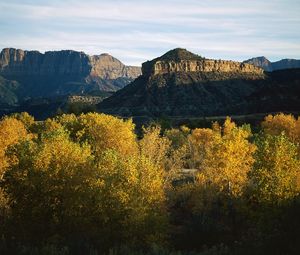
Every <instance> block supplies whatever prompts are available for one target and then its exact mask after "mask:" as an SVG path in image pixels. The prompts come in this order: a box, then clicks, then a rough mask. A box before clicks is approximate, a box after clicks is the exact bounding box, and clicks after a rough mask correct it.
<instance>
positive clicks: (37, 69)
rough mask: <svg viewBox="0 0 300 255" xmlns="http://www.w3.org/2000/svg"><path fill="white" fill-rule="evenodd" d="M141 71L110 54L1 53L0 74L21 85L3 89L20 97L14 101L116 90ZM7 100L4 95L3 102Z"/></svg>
mask: <svg viewBox="0 0 300 255" xmlns="http://www.w3.org/2000/svg"><path fill="white" fill-rule="evenodd" d="M140 74H141V68H140V67H131V66H125V65H124V64H123V63H122V62H120V61H119V60H117V59H116V58H114V57H112V56H110V55H108V54H102V55H99V56H88V55H87V54H85V53H83V52H77V51H72V50H62V51H48V52H45V53H44V54H42V53H40V52H38V51H23V50H18V49H12V48H6V49H3V50H2V51H1V52H0V76H3V78H4V79H6V80H10V81H16V82H17V83H18V84H19V86H18V88H17V89H13V88H12V87H11V86H2V88H1V91H2V92H3V91H4V90H5V91H6V92H5V94H8V95H14V98H17V99H16V100H14V101H13V102H14V103H17V102H18V101H22V100H23V99H27V98H31V99H34V98H36V97H56V96H62V95H69V94H72V95H74V94H76V95H79V94H80V95H82V94H88V93H91V92H93V93H94V92H95V91H107V92H114V91H117V90H119V89H120V88H123V87H124V86H126V85H127V84H128V83H130V82H131V81H133V80H134V79H135V78H136V77H138V76H139V75H140ZM2 94H4V92H3V93H2ZM16 95H18V96H16ZM10 97H11V98H12V96H10ZM6 101H7V100H4V97H1V96H0V104H1V103H5V102H6Z"/></svg>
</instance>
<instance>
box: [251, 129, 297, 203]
mask: <svg viewBox="0 0 300 255" xmlns="http://www.w3.org/2000/svg"><path fill="white" fill-rule="evenodd" d="M256 144H257V146H258V150H257V152H256V155H255V156H256V157H255V159H256V161H255V164H254V168H253V171H251V173H250V176H251V183H252V186H251V187H250V188H251V189H252V193H254V197H255V198H256V199H257V200H259V201H263V202H268V203H278V202H281V201H285V200H288V199H291V198H294V197H295V196H297V195H299V194H300V161H299V158H298V156H297V146H296V145H295V144H293V143H292V142H291V141H290V140H288V139H287V137H286V136H285V135H284V134H281V135H278V136H272V135H266V137H261V138H259V139H257V141H256Z"/></svg>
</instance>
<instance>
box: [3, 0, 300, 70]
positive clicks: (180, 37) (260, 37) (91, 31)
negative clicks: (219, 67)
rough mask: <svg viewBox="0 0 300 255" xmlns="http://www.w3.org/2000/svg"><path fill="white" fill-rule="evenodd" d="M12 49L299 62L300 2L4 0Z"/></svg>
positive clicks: (136, 58) (138, 59)
mask: <svg viewBox="0 0 300 255" xmlns="http://www.w3.org/2000/svg"><path fill="white" fill-rule="evenodd" d="M5 47H14V48H21V49H27V50H34V49H36V50H39V51H41V52H44V51H47V50H61V49H73V50H78V51H84V52H86V53H88V54H91V55H92V54H100V53H104V52H107V53H110V54H112V55H113V56H115V57H117V58H118V59H120V60H121V61H122V62H124V63H125V64H131V65H140V64H141V63H142V62H144V61H146V60H150V59H152V58H155V57H157V56H159V55H162V54H163V53H164V52H166V51H167V50H170V49H173V48H176V47H181V48H186V49H188V50H190V51H192V52H194V53H197V54H199V55H202V56H204V57H207V58H217V59H232V60H245V59H248V58H251V57H255V56H262V55H264V56H266V57H267V58H269V59H270V60H271V61H275V60H279V59H281V58H297V59H300V1H299V0H185V1H184V0H181V1H179V0H150V1H146V0H123V1H121V0H98V1H96V0H85V1H83V0H82V1H79V0H60V1H58V0H36V1H35V0H0V49H2V48H5Z"/></svg>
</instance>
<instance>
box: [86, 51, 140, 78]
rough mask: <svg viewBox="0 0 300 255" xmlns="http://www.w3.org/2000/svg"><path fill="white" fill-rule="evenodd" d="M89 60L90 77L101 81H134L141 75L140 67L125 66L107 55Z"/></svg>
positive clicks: (92, 57) (91, 57)
mask: <svg viewBox="0 0 300 255" xmlns="http://www.w3.org/2000/svg"><path fill="white" fill-rule="evenodd" d="M89 60H90V63H91V66H92V69H91V73H90V75H91V76H99V77H101V78H103V79H117V78H119V77H127V78H132V79H135V78H137V77H138V76H139V75H140V74H141V68H140V67H136V66H125V65H124V64H123V63H122V62H121V61H119V60H118V59H116V58H114V57H113V56H110V55H109V54H101V55H99V56H90V57H89Z"/></svg>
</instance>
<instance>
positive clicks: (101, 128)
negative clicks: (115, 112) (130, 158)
mask: <svg viewBox="0 0 300 255" xmlns="http://www.w3.org/2000/svg"><path fill="white" fill-rule="evenodd" d="M78 121H79V124H80V126H81V129H80V130H79V131H78V132H77V133H76V135H77V138H78V140H79V141H80V142H87V143H89V144H90V145H91V147H92V150H93V153H94V155H95V156H99V155H101V153H102V152H103V151H105V150H106V149H113V150H116V151H117V152H119V153H120V154H122V155H130V154H135V153H137V143H136V135H135V133H134V124H133V123H132V120H131V119H129V120H122V119H119V118H116V117H113V116H110V115H105V114H97V113H88V114H82V115H80V116H79V117H78Z"/></svg>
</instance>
